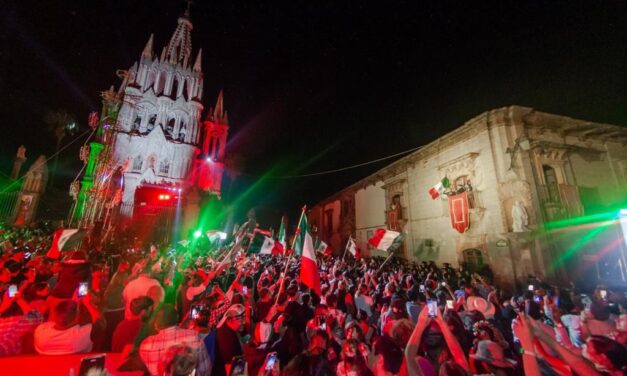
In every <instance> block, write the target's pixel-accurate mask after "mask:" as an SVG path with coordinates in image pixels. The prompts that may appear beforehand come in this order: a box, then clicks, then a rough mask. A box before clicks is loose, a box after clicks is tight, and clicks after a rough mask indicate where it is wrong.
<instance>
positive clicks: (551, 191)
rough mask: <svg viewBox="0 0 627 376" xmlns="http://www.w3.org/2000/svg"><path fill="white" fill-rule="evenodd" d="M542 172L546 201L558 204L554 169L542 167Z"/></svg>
mask: <svg viewBox="0 0 627 376" xmlns="http://www.w3.org/2000/svg"><path fill="white" fill-rule="evenodd" d="M542 172H543V173H544V182H545V183H546V189H547V194H548V197H547V198H548V199H549V200H550V201H551V202H560V192H559V188H558V185H557V184H558V182H557V174H556V173H555V169H554V168H553V167H551V166H548V165H542Z"/></svg>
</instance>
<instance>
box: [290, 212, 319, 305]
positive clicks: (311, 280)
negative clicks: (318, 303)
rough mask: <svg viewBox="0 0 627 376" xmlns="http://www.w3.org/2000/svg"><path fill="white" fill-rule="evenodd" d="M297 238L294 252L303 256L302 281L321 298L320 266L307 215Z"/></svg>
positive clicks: (297, 232)
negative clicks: (317, 261)
mask: <svg viewBox="0 0 627 376" xmlns="http://www.w3.org/2000/svg"><path fill="white" fill-rule="evenodd" d="M295 236H296V240H295V242H294V252H296V254H297V255H300V256H301V260H300V280H301V282H302V283H303V284H304V285H305V286H307V287H309V288H310V289H311V290H312V291H314V292H315V293H316V294H318V296H320V275H319V274H318V264H317V263H316V255H315V250H314V244H313V239H312V238H311V234H310V233H309V225H308V224H307V217H306V216H305V215H303V216H302V217H301V220H300V223H299V224H298V230H296V235H295Z"/></svg>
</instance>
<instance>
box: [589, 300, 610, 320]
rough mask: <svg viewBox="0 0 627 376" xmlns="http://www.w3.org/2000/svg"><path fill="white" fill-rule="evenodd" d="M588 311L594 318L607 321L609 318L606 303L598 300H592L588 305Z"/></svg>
mask: <svg viewBox="0 0 627 376" xmlns="http://www.w3.org/2000/svg"><path fill="white" fill-rule="evenodd" d="M590 313H591V314H592V316H594V319H595V320H599V321H607V320H609V318H610V309H609V307H608V306H607V305H605V304H603V303H600V302H596V301H595V302H592V304H591V305H590Z"/></svg>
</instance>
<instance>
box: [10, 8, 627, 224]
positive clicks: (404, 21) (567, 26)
mask: <svg viewBox="0 0 627 376" xmlns="http://www.w3.org/2000/svg"><path fill="white" fill-rule="evenodd" d="M184 8H185V3H184V2H183V1H178V0H167V1H166V0H151V1H148V0H133V1H123V0H117V1H96V0H90V1H86V0H80V1H68V0H65V1H56V0H46V1H26V0H20V1H12V0H9V1H8V3H7V2H6V1H5V2H4V4H3V6H2V10H1V11H0V46H1V48H0V100H1V102H0V105H1V106H2V113H1V116H2V120H3V121H2V126H3V129H4V135H3V137H0V164H1V166H2V170H3V171H5V172H7V173H8V172H9V166H10V163H12V158H13V155H14V154H15V150H16V148H17V147H18V146H19V145H20V144H24V145H25V146H26V147H27V150H28V151H27V155H28V156H29V160H28V163H32V162H33V161H34V159H35V157H36V156H37V155H38V154H41V153H45V154H47V155H51V154H52V152H53V151H54V138H53V136H52V134H51V133H50V132H49V131H48V130H47V128H46V125H45V124H44V122H43V118H44V115H45V113H46V112H47V111H51V110H58V109H65V110H67V111H69V112H70V113H73V114H74V115H75V116H76V117H77V119H78V120H79V123H80V125H81V127H82V128H83V130H84V129H86V123H87V121H86V118H87V114H88V113H89V112H90V111H94V110H98V111H99V110H100V104H99V103H100V102H99V92H100V91H101V90H105V89H107V88H108V87H109V86H110V85H112V84H115V85H116V86H117V85H118V84H119V80H118V79H117V77H116V76H115V71H116V69H127V68H128V67H130V66H131V65H132V64H133V62H134V61H136V60H138V59H139V57H140V54H141V51H142V49H143V47H144V45H145V43H146V41H147V40H148V37H149V35H150V33H151V32H152V33H154V34H155V50H156V51H157V53H160V52H161V49H162V47H163V46H164V45H165V44H166V43H167V41H168V40H169V38H170V36H171V35H172V33H173V31H174V29H175V27H176V19H177V17H178V16H179V15H180V14H181V13H182V11H183V10H184ZM191 14H192V21H193V23H194V31H193V33H192V39H193V41H192V44H193V56H196V52H197V50H198V48H199V47H202V49H203V57H202V58H203V71H204V74H205V83H204V88H205V92H204V105H205V107H206V108H207V109H208V108H209V107H210V106H212V105H213V104H214V103H215V98H216V96H217V93H218V91H219V90H220V89H224V92H225V106H226V109H227V110H228V111H229V118H230V120H231V129H230V135H229V143H228V146H227V153H228V154H229V155H230V156H231V157H235V159H236V161H237V163H236V166H237V170H238V171H239V173H240V178H239V180H238V182H237V184H235V185H234V186H233V188H232V189H231V191H230V192H229V193H230V195H231V198H232V199H234V198H236V197H238V196H240V195H241V194H242V193H243V192H245V191H246V189H247V188H248V187H250V186H252V185H253V183H255V182H259V184H256V185H255V187H256V188H255V189H253V190H252V191H251V193H250V194H249V195H247V196H246V197H245V199H244V200H242V201H240V203H241V205H242V207H243V206H257V207H258V208H260V210H266V211H270V212H272V213H279V212H282V211H284V210H286V211H292V212H293V211H294V210H295V209H297V208H299V207H300V206H301V205H303V204H308V205H313V204H315V203H316V202H317V201H318V200H319V199H321V198H323V197H326V196H328V195H330V194H332V193H334V192H337V191H338V190H340V189H341V188H343V187H345V186H347V185H349V184H351V183H353V182H355V181H356V180H358V179H360V178H362V177H365V176H367V175H368V174H370V173H372V172H374V171H376V170H377V169H379V168H381V167H383V166H385V165H386V164H388V163H390V162H391V161H392V160H388V161H385V162H380V163H377V164H373V165H369V166H367V167H362V168H357V169H354V170H349V171H344V172H340V173H335V174H329V175H324V176H318V177H309V178H297V179H296V178H292V179H284V178H281V176H285V175H298V174H308V173H314V172H318V171H325V170H331V169H336V168H340V167H344V166H349V165H354V164H357V163H362V162H366V161H369V160H374V159H377V158H381V157H384V156H387V155H391V154H395V153H399V152H402V151H404V150H408V149H412V148H415V147H417V146H420V145H422V144H425V143H428V142H430V141H432V140H434V139H435V138H437V137H439V136H442V135H444V134H445V133H447V132H449V131H451V130H452V129H454V128H456V127H458V126H460V125H461V124H463V123H464V122H465V121H466V120H468V119H470V118H472V117H474V116H476V115H478V114H480V113H482V112H484V111H487V110H490V109H494V108H498V107H501V106H507V105H512V104H518V105H523V106H530V107H534V108H537V109H538V110H541V111H546V112H550V113H556V114H561V115H567V116H571V117H575V118H581V119H586V120H591V121H597V122H604V123H612V124H619V125H626V124H627V2H625V1H572V0H569V1H521V0H517V1H504V0H499V1H465V2H459V1H443V0H435V1H419V0H413V1H376V2H375V1H371V2H358V1H350V2H344V1H329V2H320V1H299V0H292V1H279V0H272V1H257V2H253V1H245V0H215V1H209V0H196V1H195V3H194V4H193V7H192V12H191ZM203 116H204V114H203ZM72 139H73V138H72V137H68V138H66V139H65V140H64V144H65V143H68V142H70V141H72ZM78 144H80V142H77V143H76V144H75V146H76V147H69V148H68V149H67V151H66V152H64V153H63V154H61V156H60V167H62V171H61V172H60V174H62V176H61V177H60V178H59V179H58V180H59V183H57V185H58V186H59V187H58V188H59V189H62V190H67V183H65V182H66V181H67V182H69V181H71V180H72V179H73V177H74V175H76V173H77V172H78V169H79V168H80V166H81V163H80V161H79V160H78V155H77V150H78V146H77V145H78ZM261 177H265V179H262V180H261V181H260V180H259V179H260V178H261ZM63 184H66V185H63Z"/></svg>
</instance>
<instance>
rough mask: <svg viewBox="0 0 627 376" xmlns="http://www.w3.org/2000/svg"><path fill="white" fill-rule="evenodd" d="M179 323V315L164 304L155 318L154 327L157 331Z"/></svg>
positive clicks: (168, 305)
mask: <svg viewBox="0 0 627 376" xmlns="http://www.w3.org/2000/svg"><path fill="white" fill-rule="evenodd" d="M178 322H179V315H178V313H177V312H176V309H174V306H172V304H164V305H163V306H161V309H160V310H159V312H158V313H157V317H156V318H155V327H156V328H157V330H161V329H165V328H169V327H171V326H175V325H176V324H178Z"/></svg>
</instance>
